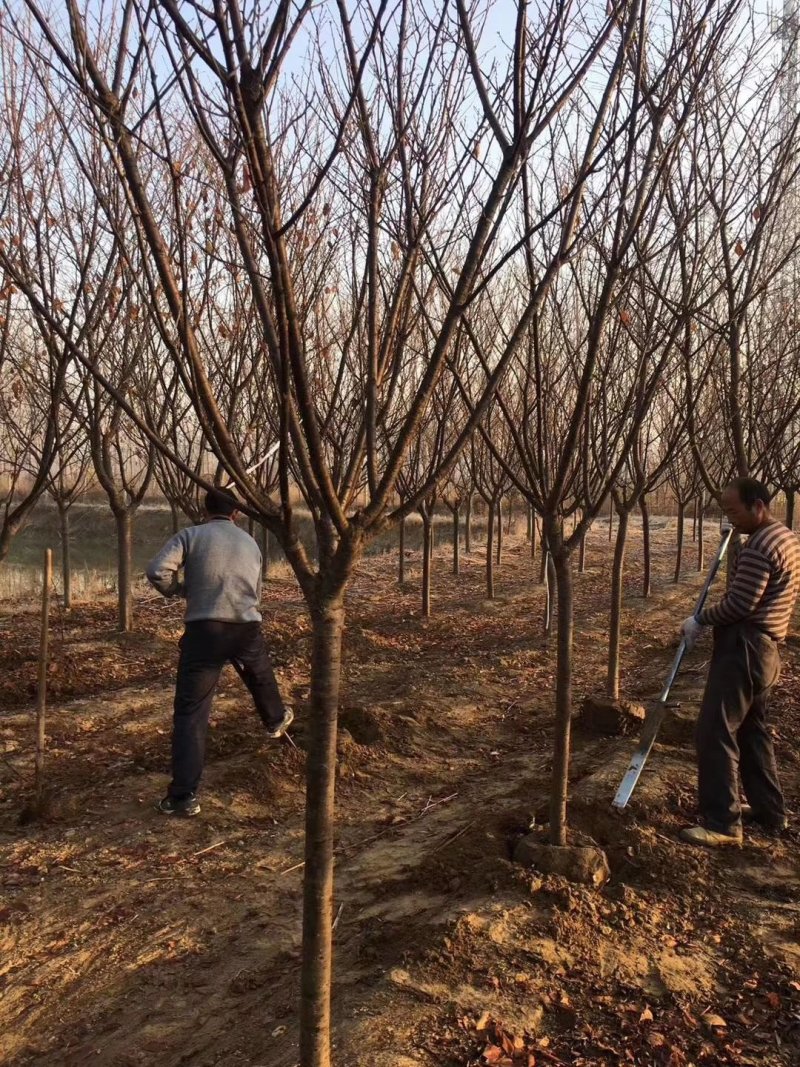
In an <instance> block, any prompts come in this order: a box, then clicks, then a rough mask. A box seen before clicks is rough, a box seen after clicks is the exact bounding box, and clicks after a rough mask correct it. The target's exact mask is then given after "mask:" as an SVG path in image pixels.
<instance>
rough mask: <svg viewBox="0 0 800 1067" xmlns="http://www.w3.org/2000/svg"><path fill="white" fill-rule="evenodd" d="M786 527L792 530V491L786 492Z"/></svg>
mask: <svg viewBox="0 0 800 1067" xmlns="http://www.w3.org/2000/svg"><path fill="white" fill-rule="evenodd" d="M786 525H787V526H788V527H789V529H790V530H793V529H794V489H787V490H786Z"/></svg>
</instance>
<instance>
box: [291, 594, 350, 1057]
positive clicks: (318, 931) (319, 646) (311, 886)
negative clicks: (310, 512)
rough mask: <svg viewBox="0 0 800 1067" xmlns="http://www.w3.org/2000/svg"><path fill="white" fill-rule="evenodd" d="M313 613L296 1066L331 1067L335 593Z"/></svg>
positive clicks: (337, 661) (337, 664) (337, 659)
mask: <svg viewBox="0 0 800 1067" xmlns="http://www.w3.org/2000/svg"><path fill="white" fill-rule="evenodd" d="M311 615H312V626H313V638H312V649H311V714H310V717H309V721H308V723H307V728H308V756H307V758H306V841H305V872H304V880H303V961H302V972H301V988H300V1063H301V1065H302V1067H330V1064H331V1051H330V1026H331V965H332V944H333V931H332V925H333V924H332V918H333V914H332V912H333V827H334V787H335V782H336V723H337V711H338V706H339V681H340V677H341V663H342V636H343V633H344V605H343V602H342V597H341V595H338V596H332V597H330V598H328V599H326V600H323V601H322V602H321V603H319V604H318V605H316V606H315V607H314V609H313V610H312V613H311Z"/></svg>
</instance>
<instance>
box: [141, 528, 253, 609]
mask: <svg viewBox="0 0 800 1067" xmlns="http://www.w3.org/2000/svg"><path fill="white" fill-rule="evenodd" d="M181 567H183V581H182V582H179V581H178V570H179V569H180V568H181ZM146 573H147V578H148V581H149V582H150V583H151V585H153V586H155V588H156V589H157V590H158V591H159V593H163V595H164V596H185V597H186V614H185V616H184V618H185V621H186V622H198V621H200V620H202V619H216V620H217V621H219V622H260V621H261V612H260V611H259V610H258V607H259V604H260V603H261V552H260V550H259V547H258V545H257V544H256V543H255V541H254V540H253V538H252V537H251V536H250V535H249V534H248V533H245V531H244V530H240V529H239V528H238V526H235V525H234V524H233V523H232V522H230V520H228V519H209V520H208V522H205V523H203V525H202V526H189V527H187V528H186V529H185V530H181V531H180V533H177V534H175V536H174V537H173V538H171V539H170V540H169V541H167V543H166V544H165V545H164V547H163V548H162V549H161V551H160V552H159V553H158V555H157V556H156V557H155V558H154V559H152V560H151V561H150V562H149V563H148V564H147V571H146Z"/></svg>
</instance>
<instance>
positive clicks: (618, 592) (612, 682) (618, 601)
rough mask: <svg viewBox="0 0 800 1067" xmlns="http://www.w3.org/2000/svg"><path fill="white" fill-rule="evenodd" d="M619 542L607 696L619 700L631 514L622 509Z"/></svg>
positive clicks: (614, 571) (613, 576)
mask: <svg viewBox="0 0 800 1067" xmlns="http://www.w3.org/2000/svg"><path fill="white" fill-rule="evenodd" d="M618 518H619V522H618V523H617V542H616V544H615V546H614V565H613V567H612V568H611V611H610V614H609V620H608V664H607V670H606V696H607V697H609V699H611V700H619V644H620V636H621V632H622V585H623V579H624V575H625V544H626V541H627V539H628V520H629V519H630V514H629V512H627V511H621V512H619V515H618Z"/></svg>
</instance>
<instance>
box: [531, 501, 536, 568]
mask: <svg viewBox="0 0 800 1067" xmlns="http://www.w3.org/2000/svg"><path fill="white" fill-rule="evenodd" d="M531 559H536V512H535V511H534V510H533V508H531Z"/></svg>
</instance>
